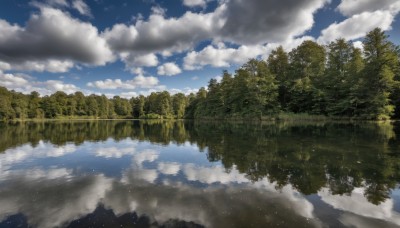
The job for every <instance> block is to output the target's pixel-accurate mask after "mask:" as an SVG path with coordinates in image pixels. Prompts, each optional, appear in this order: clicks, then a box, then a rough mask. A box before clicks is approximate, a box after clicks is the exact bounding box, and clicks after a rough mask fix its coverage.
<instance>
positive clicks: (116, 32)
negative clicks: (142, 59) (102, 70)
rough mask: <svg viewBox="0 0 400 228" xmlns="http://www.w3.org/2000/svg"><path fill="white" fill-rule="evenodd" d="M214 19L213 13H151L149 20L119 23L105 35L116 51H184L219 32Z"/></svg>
mask: <svg viewBox="0 0 400 228" xmlns="http://www.w3.org/2000/svg"><path fill="white" fill-rule="evenodd" d="M214 17H215V15H214V13H208V14H196V13H192V12H186V13H185V14H184V15H183V16H182V17H180V18H165V17H164V16H163V15H160V14H151V15H150V17H149V20H148V21H143V20H138V21H137V22H136V24H134V25H130V26H127V25H124V24H116V25H114V26H113V27H112V28H111V29H107V30H106V31H105V32H104V33H103V36H104V37H105V39H106V40H107V41H108V43H109V44H110V46H111V47H112V48H113V49H114V50H117V51H135V52H147V53H151V52H157V51H158V52H162V51H165V50H170V51H183V50H186V49H188V48H190V47H192V46H193V45H194V44H195V43H197V42H199V41H201V40H203V39H207V38H209V37H210V36H212V34H213V32H214V31H215V29H216V25H215V23H214V22H215V20H214Z"/></svg>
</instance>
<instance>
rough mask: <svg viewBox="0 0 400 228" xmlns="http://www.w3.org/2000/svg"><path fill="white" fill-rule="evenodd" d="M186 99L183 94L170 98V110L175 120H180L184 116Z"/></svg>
mask: <svg viewBox="0 0 400 228" xmlns="http://www.w3.org/2000/svg"><path fill="white" fill-rule="evenodd" d="M186 103H187V101H186V97H185V94H183V93H177V94H175V95H173V96H172V108H173V112H174V115H175V117H176V118H178V119H182V118H183V117H184V116H185V109H186V105H187V104H186Z"/></svg>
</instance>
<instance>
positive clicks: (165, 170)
mask: <svg viewBox="0 0 400 228" xmlns="http://www.w3.org/2000/svg"><path fill="white" fill-rule="evenodd" d="M157 169H158V171H160V173H162V174H165V175H176V174H178V172H179V170H180V169H181V165H180V164H179V163H176V162H159V163H158V167H157Z"/></svg>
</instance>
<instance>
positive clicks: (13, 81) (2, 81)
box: [0, 72, 29, 89]
mask: <svg viewBox="0 0 400 228" xmlns="http://www.w3.org/2000/svg"><path fill="white" fill-rule="evenodd" d="M28 84H29V81H28V80H27V78H26V77H24V76H23V75H20V76H18V75H14V74H4V73H2V72H0V86H4V87H6V88H9V89H16V88H19V87H22V86H26V85H28Z"/></svg>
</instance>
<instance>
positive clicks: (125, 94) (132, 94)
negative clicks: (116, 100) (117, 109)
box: [119, 91, 138, 99]
mask: <svg viewBox="0 0 400 228" xmlns="http://www.w3.org/2000/svg"><path fill="white" fill-rule="evenodd" d="M119 96H120V97H122V98H126V99H130V98H132V97H137V96H138V93H137V92H134V91H131V92H122V93H120V94H119Z"/></svg>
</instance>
